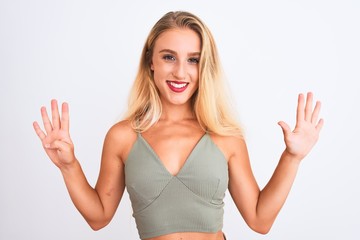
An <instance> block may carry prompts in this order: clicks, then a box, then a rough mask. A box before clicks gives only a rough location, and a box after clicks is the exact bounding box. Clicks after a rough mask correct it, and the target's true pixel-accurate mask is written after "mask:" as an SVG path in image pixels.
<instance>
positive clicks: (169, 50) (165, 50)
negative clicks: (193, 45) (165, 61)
mask: <svg viewBox="0 0 360 240" xmlns="http://www.w3.org/2000/svg"><path fill="white" fill-rule="evenodd" d="M163 52H168V53H171V54H174V55H177V52H175V51H174V50H171V49H167V48H165V49H162V50H160V51H159V53H163ZM188 55H189V56H200V52H191V53H189V54H188Z"/></svg>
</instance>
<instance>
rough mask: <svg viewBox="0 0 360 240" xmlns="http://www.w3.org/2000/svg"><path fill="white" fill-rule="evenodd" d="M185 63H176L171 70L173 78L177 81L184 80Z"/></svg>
mask: <svg viewBox="0 0 360 240" xmlns="http://www.w3.org/2000/svg"><path fill="white" fill-rule="evenodd" d="M186 72H187V69H186V63H184V62H183V61H178V62H177V63H176V64H175V66H174V69H173V76H174V77H175V78H176V79H178V80H184V79H185V77H186Z"/></svg>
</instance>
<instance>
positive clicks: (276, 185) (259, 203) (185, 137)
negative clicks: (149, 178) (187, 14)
mask: <svg viewBox="0 0 360 240" xmlns="http://www.w3.org/2000/svg"><path fill="white" fill-rule="evenodd" d="M200 49H201V44H200V39H199V37H198V36H197V35H196V33H195V32H193V31H192V30H189V29H175V30H169V31H166V32H164V33H163V34H162V35H160V37H159V38H158V39H157V41H156V43H155V47H154V51H153V52H154V54H153V57H152V64H151V66H150V68H151V69H152V71H153V72H154V81H155V84H156V86H157V88H158V89H159V94H160V99H161V102H162V106H163V113H162V116H161V118H160V120H159V121H158V123H156V124H155V125H154V126H152V127H151V128H150V129H149V130H147V131H146V132H144V133H142V136H143V137H144V138H145V139H146V141H147V142H148V143H149V144H150V145H151V147H152V148H153V149H154V151H155V152H156V153H157V155H158V156H159V158H160V159H161V161H162V162H163V165H164V166H165V167H166V169H168V171H169V172H170V173H171V174H173V175H176V174H177V173H178V172H179V170H180V169H181V167H182V166H183V165H184V162H185V160H186V159H187V156H188V155H189V154H190V152H191V150H192V149H193V148H194V146H195V145H196V143H197V142H198V140H199V139H200V138H201V136H202V135H203V134H204V132H203V130H202V129H201V128H200V126H199V124H198V122H197V121H196V119H195V117H194V116H193V113H192V109H191V105H190V98H191V96H192V95H193V94H194V92H195V91H196V90H197V88H198V75H199V74H198V73H199V69H198V62H197V59H198V58H199V53H200ZM169 81H174V82H176V83H186V84H187V88H186V90H185V91H183V92H181V93H178V92H174V91H172V90H171V88H170V87H169ZM319 112H320V102H316V104H315V107H314V108H313V94H312V93H307V96H306V99H305V96H304V95H303V94H299V97H298V104H297V112H296V115H297V117H296V125H295V128H294V129H293V130H291V129H290V127H289V126H288V125H287V124H286V123H285V122H282V121H281V122H279V125H280V127H281V129H282V130H283V134H284V142H285V145H286V147H285V150H284V151H283V153H282V155H281V157H280V160H279V163H278V165H277V167H276V169H275V171H274V174H273V176H272V177H271V179H270V180H269V182H268V183H267V185H266V186H265V187H264V188H263V189H262V190H260V189H259V187H258V185H257V182H256V180H255V178H254V175H253V172H252V170H251V166H250V160H249V156H248V152H247V147H246V143H245V141H244V140H243V139H241V138H238V137H224V136H218V135H215V134H211V138H212V140H213V141H214V142H215V144H216V145H217V146H218V147H219V148H220V150H221V151H222V152H223V154H224V156H225V157H226V159H227V161H228V166H229V191H230V194H231V196H232V198H233V200H234V202H235V204H236V206H237V208H238V210H239V212H240V214H241V215H242V217H243V218H244V220H245V221H246V223H247V224H248V225H249V227H250V228H252V229H253V230H254V231H256V232H259V233H262V234H265V233H267V232H268V231H269V230H270V228H271V226H272V224H273V223H274V221H275V218H276V216H277V214H278V213H279V211H280V209H281V207H282V206H283V204H284V202H285V200H286V198H287V195H288V193H289V191H290V188H291V186H292V184H293V181H294V179H295V176H296V173H297V171H298V168H299V165H300V163H301V161H302V159H303V158H304V157H305V156H306V155H307V154H308V153H309V152H310V150H311V149H312V147H313V146H314V145H315V143H316V142H317V140H318V137H319V133H320V130H321V128H322V126H323V120H322V119H320V120H318V117H319ZM41 116H42V120H43V128H44V130H42V129H41V128H40V126H39V124H38V123H37V122H34V129H35V132H36V133H37V135H38V136H39V138H40V140H41V142H42V145H43V147H44V150H45V152H46V154H47V155H48V156H49V158H50V159H51V161H52V162H53V163H54V164H55V165H56V166H57V167H58V168H59V169H60V171H61V173H62V175H63V178H64V181H65V184H66V187H67V189H68V191H69V194H70V196H71V199H72V201H73V203H74V205H75V206H76V207H77V209H78V210H79V211H80V213H81V214H82V215H83V217H84V218H85V220H86V221H87V222H88V223H89V225H90V226H91V227H92V228H93V229H94V230H98V229H101V228H103V227H104V226H106V225H107V224H108V223H109V222H110V221H111V219H112V217H113V216H114V214H115V211H116V209H117V207H118V205H119V202H120V200H121V198H122V195H123V192H124V189H125V180H124V178H125V174H124V164H125V161H126V159H127V156H128V154H129V152H130V150H131V148H132V145H133V144H134V142H135V141H136V138H137V136H136V133H135V132H134V131H133V129H132V128H131V126H130V123H129V122H127V121H122V122H119V123H117V124H115V125H114V126H113V127H112V128H111V129H110V130H109V131H108V133H107V135H106V138H105V141H104V145H103V153H102V159H101V168H100V173H99V177H98V181H97V183H96V186H95V188H93V187H92V186H90V185H89V183H88V182H87V180H86V177H85V175H84V173H83V171H82V169H81V166H80V164H79V161H78V160H77V158H76V157H75V155H74V144H73V142H72V141H71V137H70V133H69V106H68V104H67V103H63V104H62V108H61V114H60V113H59V109H58V103H57V101H56V100H52V101H51V119H50V118H49V115H48V113H47V110H46V108H45V107H42V108H41ZM179 239H183V240H190V239H198V240H222V239H223V235H222V232H221V231H219V232H217V233H196V232H184V233H173V234H168V235H163V236H159V237H155V238H151V239H149V240H179Z"/></svg>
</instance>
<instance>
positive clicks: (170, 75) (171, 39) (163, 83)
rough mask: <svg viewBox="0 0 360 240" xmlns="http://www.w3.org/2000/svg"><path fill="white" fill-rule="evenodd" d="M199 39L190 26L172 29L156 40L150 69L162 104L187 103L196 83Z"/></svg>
mask: <svg viewBox="0 0 360 240" xmlns="http://www.w3.org/2000/svg"><path fill="white" fill-rule="evenodd" d="M200 51H201V41H200V38H199V36H198V35H197V33H196V32H194V31H193V30H190V29H172V30H168V31H166V32H164V33H162V34H161V35H160V36H159V38H158V39H157V40H156V42H155V46H154V50H153V56H152V63H151V70H152V71H153V74H154V81H155V85H156V87H157V88H158V90H159V92H160V99H161V101H162V102H163V103H170V104H175V105H180V104H185V103H190V101H189V100H190V99H191V96H192V95H193V94H194V92H195V91H196V90H197V89H198V86H199V60H200Z"/></svg>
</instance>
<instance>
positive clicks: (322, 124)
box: [315, 118, 324, 132]
mask: <svg viewBox="0 0 360 240" xmlns="http://www.w3.org/2000/svg"><path fill="white" fill-rule="evenodd" d="M323 126H324V119H322V118H321V119H320V120H319V122H318V124H317V125H316V127H315V128H316V130H317V131H318V132H320V131H321V129H322V127H323Z"/></svg>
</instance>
